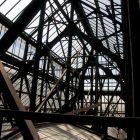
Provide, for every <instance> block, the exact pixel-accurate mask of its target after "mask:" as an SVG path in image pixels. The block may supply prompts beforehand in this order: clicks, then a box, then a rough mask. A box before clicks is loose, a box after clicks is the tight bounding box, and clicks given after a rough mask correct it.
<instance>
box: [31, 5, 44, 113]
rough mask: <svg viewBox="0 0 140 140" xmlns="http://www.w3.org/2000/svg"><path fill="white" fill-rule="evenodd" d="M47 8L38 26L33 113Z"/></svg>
mask: <svg viewBox="0 0 140 140" xmlns="http://www.w3.org/2000/svg"><path fill="white" fill-rule="evenodd" d="M45 7H46V4H44V5H42V7H41V13H40V21H39V26H38V37H37V46H38V47H37V48H36V54H35V60H34V71H33V79H32V88H31V96H30V110H31V111H35V106H36V94H37V82H38V72H39V61H40V57H41V43H42V35H43V25H44V17H45Z"/></svg>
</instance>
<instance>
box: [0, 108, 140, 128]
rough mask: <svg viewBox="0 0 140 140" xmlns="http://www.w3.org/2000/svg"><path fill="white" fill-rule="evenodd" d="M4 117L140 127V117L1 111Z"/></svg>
mask: <svg viewBox="0 0 140 140" xmlns="http://www.w3.org/2000/svg"><path fill="white" fill-rule="evenodd" d="M0 113H1V116H3V117H13V118H14V117H16V116H19V117H20V116H22V117H23V118H24V119H26V120H37V121H38V122H55V123H69V124H81V125H91V124H98V125H105V126H111V127H115V126H118V127H123V128H125V127H137V126H139V125H140V117H124V118H122V117H120V118H119V117H100V116H93V115H64V114H55V113H54V114H47V113H36V112H24V111H15V110H0Z"/></svg>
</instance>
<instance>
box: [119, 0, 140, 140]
mask: <svg viewBox="0 0 140 140" xmlns="http://www.w3.org/2000/svg"><path fill="white" fill-rule="evenodd" d="M122 6H123V8H122V9H123V29H124V51H125V60H126V66H125V67H126V68H125V70H126V71H125V73H126V75H125V78H126V115H127V116H130V117H140V111H139V92H138V91H139V82H138V81H139V71H140V69H139V66H138V65H139V61H138V58H139V49H138V48H139V46H140V2H139V0H135V1H133V0H126V1H122ZM139 129H140V126H139V127H137V128H135V129H134V128H132V129H128V140H139V139H140V134H139Z"/></svg>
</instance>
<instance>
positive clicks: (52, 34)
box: [0, 0, 123, 67]
mask: <svg viewBox="0 0 140 140" xmlns="http://www.w3.org/2000/svg"><path fill="white" fill-rule="evenodd" d="M30 2H31V0H26V1H25V0H12V1H11V0H1V2H0V12H1V13H2V14H3V15H5V16H6V17H7V18H8V19H10V21H12V22H15V20H16V19H17V18H18V16H19V15H20V13H21V12H22V11H23V10H24V8H25V7H26V6H27V5H28V4H29V3H30ZM58 5H60V6H61V7H62V9H63V10H61V9H60V8H58ZM78 5H79V7H78V8H76V7H74V8H75V10H74V13H73V14H74V16H73V19H72V21H73V22H74V23H75V24H76V26H77V27H78V28H79V29H80V30H81V31H82V32H84V33H85V34H89V33H90V34H91V35H92V36H91V35H90V36H91V38H94V37H97V38H98V39H99V40H101V41H102V44H103V46H104V47H105V48H108V49H109V50H110V51H111V52H113V53H115V54H117V55H120V57H121V58H123V48H122V44H123V40H122V31H121V20H122V17H121V1H120V0H114V1H112V0H98V1H94V0H81V2H80V3H78ZM71 7H72V5H71V3H70V1H69V0H59V1H58V3H57V2H55V1H53V0H49V1H47V2H46V8H45V17H44V26H43V37H42V43H43V44H44V45H46V44H48V43H51V42H53V41H54V40H55V39H56V38H58V36H60V34H61V33H63V32H64V31H65V29H66V28H67V26H68V25H69V22H70V11H71ZM79 10H83V13H79ZM62 11H63V12H62ZM39 15H40V12H38V13H37V14H36V16H35V17H34V18H33V19H32V21H31V22H30V23H29V24H28V26H27V27H26V29H25V32H26V33H27V34H28V35H29V36H30V37H32V38H33V39H35V40H37V34H38V24H39V17H40V16H39ZM85 24H86V25H85ZM86 26H88V27H86ZM86 28H88V30H90V29H91V30H90V31H88V32H89V33H88V32H87V29H86ZM48 32H49V34H48ZM68 42H69V38H68V37H66V36H65V37H59V38H58V41H57V42H56V43H55V44H54V45H53V46H52V47H51V49H52V51H53V52H54V53H56V54H57V55H58V56H60V57H61V58H62V59H63V60H64V61H66V59H67V52H68V49H67V48H68ZM85 45H86V46H87V48H88V50H90V47H91V46H90V45H89V44H88V43H87V42H86V40H85ZM88 45H89V46H88ZM50 46H51V45H50ZM82 48H83V44H81V41H80V40H79V37H78V36H76V35H74V36H73V37H72V54H71V55H72V57H74V56H75V54H76V55H78V56H80V54H83V52H81V51H82ZM86 53H87V52H86ZM87 54H88V53H87ZM80 59H81V58H80V57H79V62H80V61H82V60H80ZM73 61H74V60H73ZM73 63H74V62H73ZM73 67H75V65H74V64H73ZM79 67H80V63H79Z"/></svg>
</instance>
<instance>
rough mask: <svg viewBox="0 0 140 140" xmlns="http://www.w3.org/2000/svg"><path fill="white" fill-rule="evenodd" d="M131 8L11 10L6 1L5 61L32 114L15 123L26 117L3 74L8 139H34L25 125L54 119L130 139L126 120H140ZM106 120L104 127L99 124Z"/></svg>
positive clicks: (53, 5)
mask: <svg viewBox="0 0 140 140" xmlns="http://www.w3.org/2000/svg"><path fill="white" fill-rule="evenodd" d="M20 5H22V7H21V6H20ZM7 7H8V8H7ZM19 7H20V8H19ZM126 7H127V8H128V7H129V6H127V3H124V2H122V1H121V0H105V1H104V0H79V1H78V0H42V1H40V0H33V1H30V0H28V1H26V2H24V0H15V1H13V2H11V4H10V5H9V0H1V2H0V38H1V39H0V60H1V62H2V63H3V65H4V69H5V71H6V72H7V73H8V75H9V78H10V80H9V79H8V80H9V81H11V82H12V84H13V90H14V91H15V92H14V94H16V96H17V97H16V98H17V100H19V101H21V103H22V106H23V107H24V108H25V109H26V110H24V111H25V115H24V116H23V117H22V118H21V120H22V123H21V125H19V123H18V122H19V120H18V119H17V118H16V116H22V114H24V113H23V112H22V111H23V110H20V108H19V107H17V105H15V103H16V101H15V100H11V99H10V100H9V99H8V98H10V96H11V95H12V92H11V91H8V92H9V93H5V92H6V91H7V90H8V85H9V83H5V85H4V81H3V76H4V75H5V74H4V75H3V74H2V73H1V77H0V83H1V85H4V86H2V87H0V90H1V94H0V107H1V108H0V109H1V113H2V115H0V127H1V137H2V136H4V137H5V134H4V132H5V131H8V130H13V132H14V128H15V127H17V126H18V127H19V129H21V132H22V133H23V136H24V138H25V139H26V134H25V133H27V134H29V135H30V134H32V133H31V132H30V129H31V130H34V126H33V125H32V126H29V128H26V126H25V125H26V124H25V119H31V120H32V121H33V122H34V124H36V123H37V122H41V121H42V120H43V121H44V120H45V119H46V118H47V117H49V116H47V115H51V117H52V118H53V119H54V122H65V123H72V120H71V119H70V116H69V115H72V117H73V118H74V119H76V121H78V120H79V122H78V124H80V125H86V124H88V125H90V128H91V129H93V130H95V131H99V132H100V133H101V134H104V136H105V135H107V128H108V127H109V126H112V127H119V128H122V129H124V130H126V128H127V131H128V132H129V130H130V129H128V128H130V125H129V124H126V122H129V120H131V118H125V117H126V116H127V117H138V116H133V115H130V114H131V113H130V112H129V109H128V108H132V106H133V105H132V106H131V105H130V104H129V103H130V101H131V99H132V98H130V97H127V96H128V95H131V97H132V96H133V95H132V94H131V93H130V90H131V89H130V88H131V87H130V88H129V89H128V88H127V86H128V85H130V84H131V83H129V81H130V77H131V76H130V75H131V72H127V68H130V67H127V64H126V62H128V61H129V59H128V57H129V56H128V53H129V52H127V51H126V50H127V48H126V46H127V45H130V42H127V41H126V40H127V39H128V36H129V33H127V29H128V28H127V27H125V24H127V23H128V22H127V21H125V20H126V19H127V18H128V13H127V12H126V11H125V8H126ZM17 9H18V10H17ZM126 36H127V37H126ZM1 69H3V67H2V66H1ZM128 76H130V77H129V78H128ZM4 94H8V95H7V97H5V96H6V95H4ZM14 96H15V95H14ZM11 110H16V111H11ZM5 112H6V113H8V114H11V115H10V116H9V117H8V116H7V115H6V113H5ZM14 113H15V114H17V115H14ZM37 113H38V114H39V115H36V114H37ZM56 113H57V114H56ZM59 113H61V115H62V118H59V115H60V114H59ZM28 114H29V115H28ZM32 114H33V116H34V115H35V116H34V118H33V117H32ZM12 115H13V116H12ZM41 115H42V116H41ZM86 115H87V116H86ZM89 115H94V116H92V117H90V116H89ZM51 117H49V118H50V119H48V120H47V121H50V120H51V121H52V120H53V119H51ZM122 117H123V119H120V118H122ZM37 118H38V119H37ZM63 118H65V119H64V120H63ZM83 118H84V122H82V119H83ZM40 119H42V120H40ZM59 119H60V120H59ZM88 119H89V120H88ZM92 119H93V122H92ZM135 119H136V118H133V121H134V124H136V121H135ZM100 120H101V122H102V123H103V124H102V123H99V124H97V123H96V121H100ZM76 121H75V122H74V123H76ZM109 121H112V122H110V124H109ZM123 121H124V122H123ZM52 122H53V121H52ZM138 122H139V119H138ZM120 123H122V125H121V124H120ZM23 124H24V125H23ZM94 124H95V125H96V126H97V127H94ZM134 124H131V125H132V127H134ZM22 125H23V126H22ZM100 129H102V131H100ZM16 130H17V129H16ZM24 130H25V132H24ZM13 132H12V133H13ZM13 134H14V133H13ZM11 135H12V134H11ZM30 137H31V139H36V138H37V137H38V136H37V134H35V135H34V136H30ZM34 137H36V138H34ZM130 137H131V136H130ZM103 139H106V138H103Z"/></svg>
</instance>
